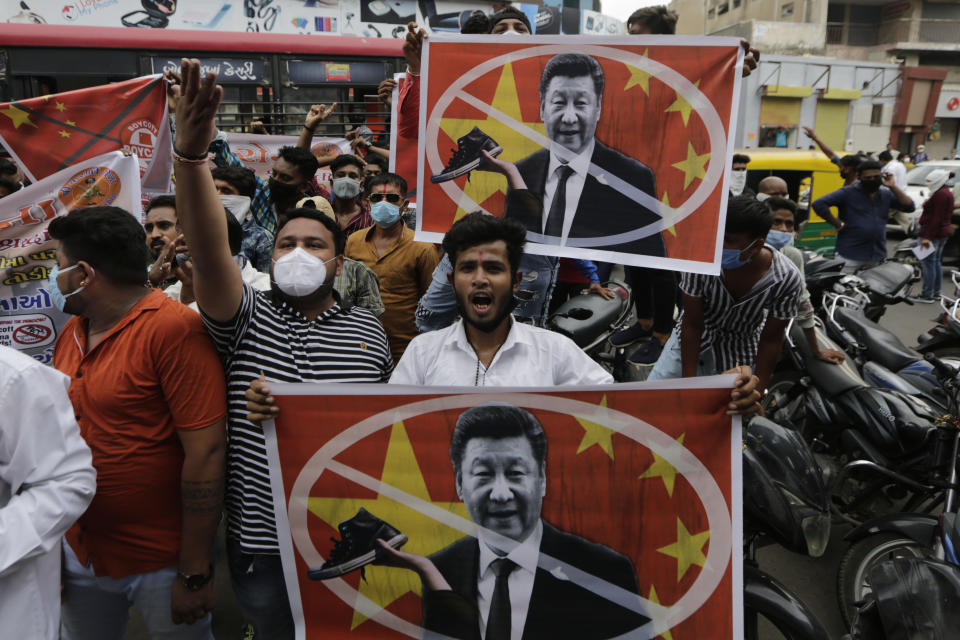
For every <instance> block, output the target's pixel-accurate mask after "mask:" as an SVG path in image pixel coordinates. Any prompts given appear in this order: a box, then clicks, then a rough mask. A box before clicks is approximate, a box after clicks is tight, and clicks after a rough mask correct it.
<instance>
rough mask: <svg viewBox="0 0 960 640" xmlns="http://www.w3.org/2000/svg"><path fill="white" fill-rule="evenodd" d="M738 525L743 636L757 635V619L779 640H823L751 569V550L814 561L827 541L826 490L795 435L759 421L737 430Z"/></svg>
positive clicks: (784, 593) (807, 614) (807, 613)
mask: <svg viewBox="0 0 960 640" xmlns="http://www.w3.org/2000/svg"><path fill="white" fill-rule="evenodd" d="M743 520H744V522H743V601H744V637H745V638H747V640H756V639H757V638H759V637H760V636H759V631H758V622H759V618H760V617H763V618H766V619H767V620H768V621H770V622H771V623H772V624H773V625H774V626H775V627H776V628H777V630H778V631H779V632H780V633H781V634H783V636H784V637H786V638H791V639H793V640H826V639H827V638H829V636H828V635H827V632H826V630H825V629H824V628H823V625H821V624H820V621H819V620H817V617H816V616H815V615H814V614H813V612H812V611H811V610H810V609H809V607H807V605H806V604H804V603H803V601H801V600H800V599H799V598H798V597H797V596H796V595H794V594H793V593H792V592H790V590H789V589H787V588H786V587H785V586H784V585H783V584H781V583H780V582H779V581H777V580H776V579H775V578H773V577H772V576H770V575H768V574H767V573H765V572H764V571H762V570H761V569H760V567H759V565H758V563H757V550H758V548H759V547H760V546H762V545H763V544H766V543H769V542H770V541H773V542H776V543H778V544H780V545H782V546H784V547H785V548H787V549H789V550H790V551H795V552H797V553H803V554H806V555H810V556H812V557H814V558H818V557H820V556H821V555H823V552H824V551H825V550H826V547H827V542H828V541H829V540H830V509H829V505H828V503H827V491H826V488H825V487H824V485H823V481H822V479H821V476H820V470H819V467H818V466H817V462H816V460H815V459H814V457H813V452H812V451H811V450H810V447H809V446H808V445H807V443H806V442H804V441H803V439H802V438H801V437H800V436H799V435H798V434H797V433H796V432H795V431H792V430H790V429H786V428H784V427H782V426H780V425H778V424H776V423H774V422H772V421H770V420H767V419H766V418H753V419H752V420H751V421H750V422H749V423H747V424H746V425H745V426H744V430H743Z"/></svg>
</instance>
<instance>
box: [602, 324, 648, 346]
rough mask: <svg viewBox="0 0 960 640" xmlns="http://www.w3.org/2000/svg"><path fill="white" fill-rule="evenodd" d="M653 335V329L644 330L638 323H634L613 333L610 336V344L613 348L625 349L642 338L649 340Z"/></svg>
mask: <svg viewBox="0 0 960 640" xmlns="http://www.w3.org/2000/svg"><path fill="white" fill-rule="evenodd" d="M652 335H653V329H644V328H643V327H641V326H640V323H638V322H635V323H633V324H632V325H630V326H629V327H627V328H626V329H620V331H616V332H614V334H613V335H611V336H610V338H609V340H610V344H611V345H613V346H614V347H625V346H627V345H628V344H631V343H633V342H636V341H637V340H640V339H642V338H649V337H650V336H652Z"/></svg>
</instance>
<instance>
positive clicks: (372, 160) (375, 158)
mask: <svg viewBox="0 0 960 640" xmlns="http://www.w3.org/2000/svg"><path fill="white" fill-rule="evenodd" d="M363 161H364V162H365V163H367V164H375V165H377V166H378V167H380V171H382V172H383V173H386V172H388V171H390V163H389V162H388V161H387V159H386V158H384V157H383V156H382V155H380V154H379V153H368V154H367V155H366V157H365V158H364V159H363Z"/></svg>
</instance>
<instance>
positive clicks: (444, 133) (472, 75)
mask: <svg viewBox="0 0 960 640" xmlns="http://www.w3.org/2000/svg"><path fill="white" fill-rule="evenodd" d="M426 43H427V44H426V46H425V47H424V54H423V68H422V69H421V82H422V86H421V88H420V101H421V104H420V149H419V180H420V185H419V187H418V191H417V193H418V197H419V198H420V206H419V207H418V208H419V209H420V210H421V211H422V212H423V214H422V215H421V216H420V222H419V223H418V227H417V239H418V240H423V241H430V242H439V240H440V239H441V238H442V237H443V234H444V233H445V232H446V231H447V229H449V228H450V225H451V224H453V222H454V221H455V220H457V219H459V218H460V217H462V216H463V215H465V214H467V213H471V212H473V211H484V212H486V213H490V214H492V215H496V216H505V217H507V218H514V219H516V220H518V221H520V222H521V223H523V224H524V226H526V227H527V232H528V235H527V241H528V243H527V251H528V252H529V253H536V254H542V255H554V256H563V257H570V258H584V259H590V260H602V261H607V262H613V263H620V264H631V265H638V266H648V267H656V268H664V269H676V270H682V271H689V272H697V273H712V274H717V273H719V271H720V253H721V249H722V240H723V225H724V219H725V215H724V214H725V210H726V201H727V191H728V187H727V179H728V171H727V169H728V166H729V158H730V155H731V154H732V146H731V145H730V141H732V140H733V135H734V131H733V127H734V124H735V123H736V118H737V104H738V102H739V91H740V75H741V69H742V64H743V50H742V48H741V46H740V42H739V41H738V40H736V39H733V38H702V37H696V38H693V37H678V36H631V37H616V38H608V37H596V36H562V37H557V36H538V37H536V38H506V37H503V36H456V37H450V36H444V35H438V36H432V37H431V38H429V39H428V40H427V41H426ZM431 61H433V62H434V64H431ZM437 61H440V64H437V63H436V62H437ZM530 196H533V197H532V198H531V197H530Z"/></svg>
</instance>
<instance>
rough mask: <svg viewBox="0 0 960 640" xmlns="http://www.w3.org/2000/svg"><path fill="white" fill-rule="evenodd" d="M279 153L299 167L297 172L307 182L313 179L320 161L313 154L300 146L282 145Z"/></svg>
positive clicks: (281, 156)
mask: <svg viewBox="0 0 960 640" xmlns="http://www.w3.org/2000/svg"><path fill="white" fill-rule="evenodd" d="M277 155H278V156H279V157H280V158H282V159H284V160H286V161H287V162H289V163H290V164H292V165H293V166H295V167H296V168H297V172H298V173H299V174H300V176H301V177H302V178H303V179H304V180H306V181H307V182H309V181H311V180H313V176H315V175H316V174H317V169H319V168H320V163H319V162H317V159H316V158H314V157H313V154H312V153H311V152H309V151H307V150H306V149H301V148H300V147H289V146H288V147H280V150H279V151H278V152H277Z"/></svg>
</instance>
